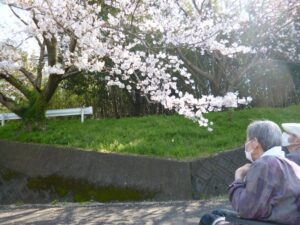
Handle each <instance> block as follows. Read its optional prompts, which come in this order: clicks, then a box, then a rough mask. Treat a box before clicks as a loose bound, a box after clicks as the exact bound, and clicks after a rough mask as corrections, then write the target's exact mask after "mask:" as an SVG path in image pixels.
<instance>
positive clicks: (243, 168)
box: [234, 163, 251, 180]
mask: <svg viewBox="0 0 300 225" xmlns="http://www.w3.org/2000/svg"><path fill="white" fill-rule="evenodd" d="M250 166H251V163H247V164H245V165H243V166H241V167H240V168H238V169H237V170H236V171H235V176H234V177H235V180H237V179H241V180H243V179H244V177H245V176H246V174H247V172H248V170H249V169H250Z"/></svg>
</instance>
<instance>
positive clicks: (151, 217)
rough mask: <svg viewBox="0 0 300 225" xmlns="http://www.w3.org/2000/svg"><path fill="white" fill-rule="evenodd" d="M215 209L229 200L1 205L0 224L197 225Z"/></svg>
mask: <svg viewBox="0 0 300 225" xmlns="http://www.w3.org/2000/svg"><path fill="white" fill-rule="evenodd" d="M215 208H229V209H230V205H229V202H228V201H227V200H224V199H222V200H207V201H173V202H139V203H108V204H107V203H106V204H101V203H86V204H74V203H59V204H56V205H43V204H40V205H21V206H16V205H0V224H1V225H9V224H22V225H23V224H28V225H29V224H33V225H46V224H47V225H50V224H51V225H52V224H147V225H150V224H180V225H183V224H184V225H188V224H189V225H194V224H198V223H199V220H200V217H201V216H202V215H203V214H205V213H206V212H210V211H211V210H212V209H215Z"/></svg>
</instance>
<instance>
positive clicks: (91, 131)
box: [0, 105, 300, 159]
mask: <svg viewBox="0 0 300 225" xmlns="http://www.w3.org/2000/svg"><path fill="white" fill-rule="evenodd" d="M299 112H300V105H295V106H290V107H288V108H252V109H243V110H236V111H234V112H233V114H232V119H231V120H230V116H229V112H218V113H210V114H208V115H207V116H208V118H209V119H210V120H211V121H213V122H214V125H213V129H214V131H213V132H208V131H207V129H206V128H203V127H200V126H198V125H197V124H196V123H193V122H192V121H190V120H188V119H185V118H184V117H181V116H178V115H174V116H165V115H160V116H145V117H136V118H122V119H105V120H92V119H89V120H86V121H85V123H84V124H81V123H80V119H79V118H76V119H50V120H49V123H48V129H47V131H44V132H41V131H33V132H32V133H27V132H25V131H22V129H20V122H17V121H10V122H8V123H7V124H6V125H5V126H4V127H0V139H5V140H15V141H22V142H34V143H44V144H50V145H56V146H69V147H79V148H83V149H87V150H92V151H102V152H118V153H130V154H140V155H152V156H158V157H167V158H177V159H188V158H193V157H199V156H206V155H209V154H212V153H216V152H220V151H224V150H228V149H232V148H235V147H238V146H241V145H243V143H244V139H245V130H246V128H247V125H248V124H249V123H250V122H251V121H253V120H257V119H270V120H273V121H274V122H277V123H282V122H300V115H299Z"/></svg>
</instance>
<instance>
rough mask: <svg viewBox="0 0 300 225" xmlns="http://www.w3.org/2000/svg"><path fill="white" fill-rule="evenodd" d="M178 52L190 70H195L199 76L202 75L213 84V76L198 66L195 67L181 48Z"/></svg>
mask: <svg viewBox="0 0 300 225" xmlns="http://www.w3.org/2000/svg"><path fill="white" fill-rule="evenodd" d="M176 50H177V52H178V54H179V57H180V58H181V59H182V61H183V62H184V63H185V64H186V65H187V66H188V67H189V68H190V69H192V70H194V71H195V72H196V73H198V74H199V75H201V76H203V77H205V78H206V79H208V80H209V81H211V82H213V79H212V78H211V76H210V74H209V73H208V72H205V71H203V70H201V69H200V68H199V67H198V66H195V65H194V64H193V63H192V62H191V61H190V60H188V59H187V58H186V57H185V56H184V54H183V53H182V51H181V50H180V49H179V48H176Z"/></svg>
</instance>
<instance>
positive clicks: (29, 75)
mask: <svg viewBox="0 0 300 225" xmlns="http://www.w3.org/2000/svg"><path fill="white" fill-rule="evenodd" d="M19 70H20V71H21V72H22V73H23V74H24V75H25V77H26V78H27V79H28V81H29V82H30V83H31V84H32V86H33V87H34V89H35V90H36V91H38V92H41V88H40V87H39V86H37V84H36V80H35V77H34V75H33V74H32V73H31V72H29V71H27V70H26V69H25V68H24V67H21V68H20V69H19Z"/></svg>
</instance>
